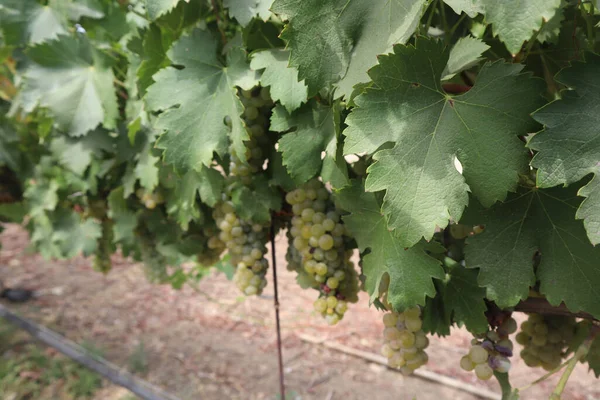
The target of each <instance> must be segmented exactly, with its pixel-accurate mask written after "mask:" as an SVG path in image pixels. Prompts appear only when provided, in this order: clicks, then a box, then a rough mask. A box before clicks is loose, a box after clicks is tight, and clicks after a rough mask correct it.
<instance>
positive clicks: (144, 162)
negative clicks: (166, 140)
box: [133, 141, 160, 191]
mask: <svg viewBox="0 0 600 400" xmlns="http://www.w3.org/2000/svg"><path fill="white" fill-rule="evenodd" d="M159 161H160V158H159V157H155V156H153V155H152V143H151V142H149V141H148V142H147V143H146V146H144V148H143V149H142V151H141V152H140V154H139V156H138V160H137V164H136V165H135V168H134V170H133V174H134V176H135V178H136V180H139V181H140V185H141V186H142V187H143V188H145V189H147V190H148V191H153V190H154V188H155V187H156V186H157V185H158V166H157V165H156V164H157V163H158V162H159Z"/></svg>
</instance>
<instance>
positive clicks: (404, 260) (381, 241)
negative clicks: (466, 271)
mask: <svg viewBox="0 0 600 400" xmlns="http://www.w3.org/2000/svg"><path fill="white" fill-rule="evenodd" d="M336 200H337V201H338V202H339V204H340V205H341V207H342V208H343V209H344V210H346V211H349V212H350V215H346V216H344V217H343V219H344V223H345V224H346V228H347V229H348V230H349V231H350V233H351V234H352V236H353V237H354V238H355V239H356V243H357V244H358V248H359V249H360V251H361V252H363V251H365V250H366V249H369V250H370V252H369V253H368V254H367V255H365V256H364V257H363V274H364V275H365V276H366V281H365V289H366V290H367V292H368V293H369V295H370V296H371V300H372V301H373V300H375V299H376V298H377V297H378V296H379V284H380V282H381V279H382V276H383V275H384V274H388V275H389V277H390V284H389V289H388V301H389V302H390V303H391V304H392V305H393V306H394V309H395V310H399V311H401V310H404V309H405V308H407V307H413V306H415V305H417V304H420V305H425V299H426V297H427V296H429V297H434V296H435V294H436V290H435V286H434V284H433V278H436V279H443V278H444V270H443V269H442V267H441V265H440V262H439V261H438V260H436V259H434V258H432V257H430V256H428V255H427V254H426V253H425V246H424V244H423V243H422V242H421V243H419V244H417V245H415V246H413V247H410V248H405V247H404V246H403V245H402V243H401V242H400V241H399V240H398V238H397V237H396V236H395V234H394V232H390V231H389V230H388V228H387V224H386V219H385V217H384V216H383V215H382V214H381V212H380V206H379V203H378V202H377V199H376V198H375V194H373V193H367V192H365V191H364V188H363V186H362V185H361V184H360V183H358V182H356V181H353V182H352V185H350V186H346V187H345V188H344V189H342V190H341V191H339V192H337V193H336Z"/></svg>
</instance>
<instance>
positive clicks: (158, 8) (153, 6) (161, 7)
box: [146, 0, 189, 21]
mask: <svg viewBox="0 0 600 400" xmlns="http://www.w3.org/2000/svg"><path fill="white" fill-rule="evenodd" d="M179 1H180V0H146V12H147V13H148V17H150V19H151V20H153V21H154V20H155V19H157V18H158V17H160V16H161V15H163V14H166V13H168V12H169V11H171V10H172V9H173V8H175V6H176V5H177V3H179ZM186 1H189V0H186Z"/></svg>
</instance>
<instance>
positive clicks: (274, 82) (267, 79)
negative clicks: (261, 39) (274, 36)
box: [250, 49, 307, 113]
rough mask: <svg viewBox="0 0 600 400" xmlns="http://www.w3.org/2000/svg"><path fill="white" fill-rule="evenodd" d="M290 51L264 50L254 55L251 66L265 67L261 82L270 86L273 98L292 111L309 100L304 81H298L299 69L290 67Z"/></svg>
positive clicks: (253, 67) (258, 68)
mask: <svg viewBox="0 0 600 400" xmlns="http://www.w3.org/2000/svg"><path fill="white" fill-rule="evenodd" d="M288 58H289V51H287V50H283V49H271V50H263V51H259V52H257V53H254V54H253V55H252V61H251V62H250V66H251V67H252V69H254V70H261V69H264V71H263V73H262V75H261V77H260V84H261V85H262V86H268V87H269V88H270V92H271V98H272V99H273V100H275V101H279V102H280V103H281V105H282V106H284V107H285V109H286V110H287V111H288V112H289V113H291V112H292V111H294V110H295V109H297V108H298V107H300V106H301V105H302V103H305V102H306V100H307V88H306V85H305V84H304V82H298V70H296V68H294V67H288Z"/></svg>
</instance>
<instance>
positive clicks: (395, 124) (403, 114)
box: [344, 38, 544, 246]
mask: <svg viewBox="0 0 600 400" xmlns="http://www.w3.org/2000/svg"><path fill="white" fill-rule="evenodd" d="M447 61H448V51H447V49H444V47H443V44H441V43H440V42H436V41H434V40H430V39H425V38H418V39H417V42H416V47H413V46H412V45H411V46H404V45H398V46H395V47H394V54H390V55H385V56H381V57H380V58H379V65H377V66H376V67H374V68H372V69H371V70H370V71H369V75H370V76H371V78H372V79H373V84H372V85H371V87H369V88H367V89H366V91H365V92H364V94H362V95H360V96H359V97H357V98H356V100H355V102H356V104H357V105H358V107H356V108H354V109H353V110H352V113H351V114H350V116H349V117H348V118H347V119H346V123H347V124H348V128H347V129H346V130H345V131H344V134H345V135H346V142H345V148H344V152H345V153H346V154H348V153H369V154H370V153H375V154H374V157H373V158H374V159H375V160H376V163H375V164H373V165H371V166H370V167H369V169H368V177H367V181H366V189H367V190H368V191H379V190H386V195H385V199H384V203H383V211H384V212H385V214H386V215H387V216H388V218H389V222H388V224H389V227H390V228H391V229H396V230H398V235H399V238H400V241H401V242H402V244H403V245H404V246H412V245H413V244H415V243H417V242H419V240H420V239H421V237H425V239H429V238H431V237H432V235H433V233H434V231H435V229H436V227H445V226H446V225H447V224H448V220H449V219H450V218H451V219H453V220H455V221H457V220H459V219H460V216H461V214H462V211H463V209H464V207H465V206H466V204H467V202H468V192H469V191H471V192H472V193H473V194H474V195H475V196H476V197H477V198H478V199H479V200H480V201H481V202H482V203H483V204H484V205H486V206H490V205H491V204H493V203H494V202H496V201H498V200H502V199H504V197H505V196H506V193H507V192H508V191H511V190H514V189H516V185H517V181H518V174H519V173H523V172H526V171H527V153H526V149H525V146H524V145H523V143H522V142H521V141H520V140H519V138H518V135H525V134H527V133H528V132H531V131H534V130H535V129H536V124H535V122H534V121H533V120H532V119H531V118H530V117H529V114H530V113H531V112H532V111H534V110H536V109H537V108H539V106H540V105H541V104H542V102H543V100H542V97H541V96H540V93H541V92H542V90H543V88H544V84H543V81H541V80H539V79H536V78H532V77H531V76H530V75H529V74H521V73H520V72H521V70H522V66H520V65H514V64H505V63H502V62H496V63H493V64H486V65H484V66H483V67H482V68H481V71H480V72H479V74H478V77H477V81H476V82H475V85H474V86H473V88H472V89H471V90H469V91H468V92H467V93H464V94H461V95H459V96H450V95H449V94H447V93H444V91H443V89H442V86H441V83H440V78H441V74H442V71H443V70H444V68H445V66H446V63H447ZM388 142H395V146H394V147H393V148H391V149H389V148H388V149H385V150H379V151H378V149H379V148H380V147H381V146H382V145H384V144H386V143H388ZM454 157H457V158H458V159H459V160H460V162H461V164H462V167H463V173H462V175H461V174H460V173H459V172H458V171H457V170H456V167H455V164H454Z"/></svg>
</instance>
